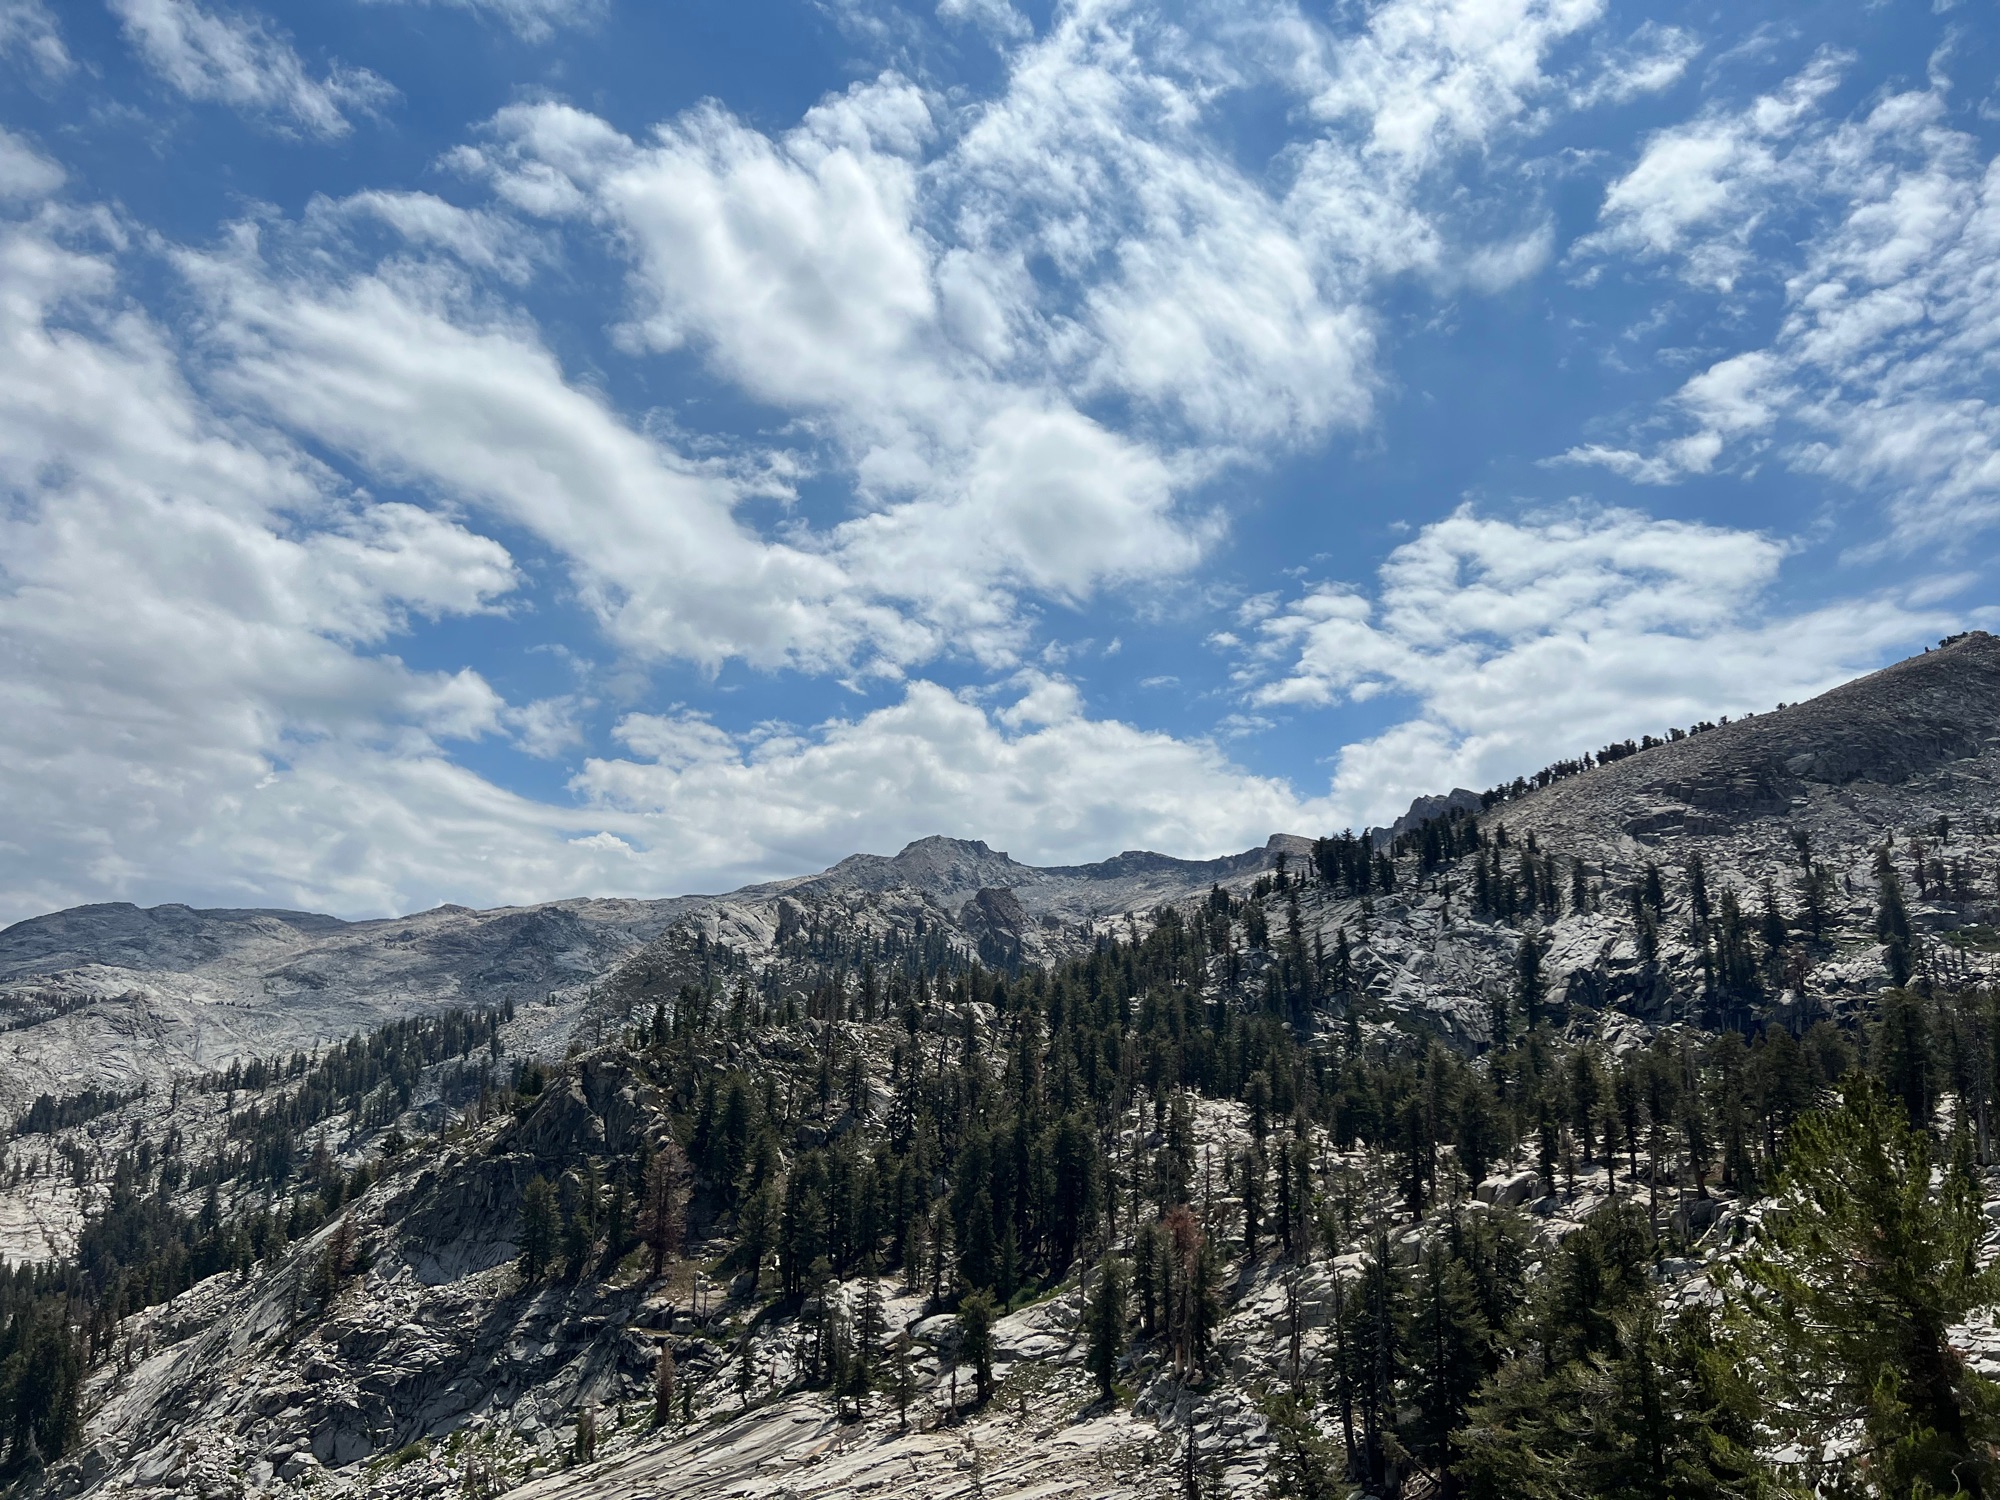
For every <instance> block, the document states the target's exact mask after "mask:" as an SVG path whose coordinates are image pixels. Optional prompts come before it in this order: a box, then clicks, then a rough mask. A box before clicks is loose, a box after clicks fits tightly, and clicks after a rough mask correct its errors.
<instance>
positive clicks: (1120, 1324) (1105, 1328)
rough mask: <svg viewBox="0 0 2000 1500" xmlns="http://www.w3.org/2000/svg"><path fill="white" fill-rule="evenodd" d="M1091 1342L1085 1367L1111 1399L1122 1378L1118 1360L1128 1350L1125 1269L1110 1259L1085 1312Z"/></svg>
mask: <svg viewBox="0 0 2000 1500" xmlns="http://www.w3.org/2000/svg"><path fill="white" fill-rule="evenodd" d="M1084 1331H1085V1335H1086V1339H1087V1343H1086V1346H1085V1348H1086V1353H1085V1358H1084V1364H1085V1367H1086V1368H1087V1369H1088V1370H1089V1371H1090V1373H1091V1375H1092V1376H1093V1377H1094V1378H1095V1379H1096V1381H1097V1389H1098V1393H1099V1394H1100V1395H1102V1396H1103V1397H1104V1398H1105V1399H1106V1400H1109V1399H1110V1398H1111V1393H1112V1387H1113V1384H1114V1383H1115V1381H1116V1380H1117V1378H1118V1357H1119V1355H1120V1354H1122V1353H1123V1352H1124V1350H1125V1265H1124V1262H1123V1261H1121V1260H1119V1259H1118V1258H1117V1257H1116V1256H1109V1255H1107V1256H1106V1257H1105V1258H1104V1262H1103V1264H1102V1265H1101V1266H1099V1267H1098V1272H1097V1285H1096V1286H1095V1287H1094V1288H1093V1289H1092V1290H1091V1294H1090V1302H1089V1304H1088V1306H1087V1307H1086V1309H1085V1311H1084Z"/></svg>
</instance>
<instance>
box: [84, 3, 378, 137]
mask: <svg viewBox="0 0 2000 1500" xmlns="http://www.w3.org/2000/svg"><path fill="white" fill-rule="evenodd" d="M110 5H111V9H112V10H113V12H114V13H115V14H116V15H117V16H118V18H119V20H120V21H121V22H122V23H123V24H124V28H125V35H126V37H127V39H128V40H130V42H131V43H132V46H133V47H134V49H135V50H137V52H138V53H139V55H140V56H141V57H143V58H144V59H145V60H146V63H147V65H148V66H149V67H151V68H152V69H153V71H154V72H156V73H158V74H159V75H160V77H161V78H163V79H164V80H166V82H167V83H168V84H170V85H172V86H173V87H174V88H175V89H177V90H178V91H179V92H180V93H182V94H184V95H186V96H187V97H188V98H190V99H198V100H203V101H210V102H214V103H217V104H228V105H231V106H233V107H235V108H237V109H240V110H243V111H245V112H246V113H249V114H252V115H256V116H259V117H261V118H265V119H269V120H272V121H276V122H284V123H287V124H290V125H294V126H297V127H298V128H300V129H302V130H304V131H306V132H307V133H308V134H311V135H317V136H321V137H325V138H333V137H337V136H342V135H345V134H347V133H348V131H349V130H351V129H352V128H353V126H352V124H351V123H350V121H349V119H348V116H349V114H350V113H362V114H371V113H373V112H374V111H376V110H377V109H379V108H381V106H382V105H384V104H385V103H387V102H388V101H389V100H390V99H392V98H394V97H395V93H396V91H395V89H394V88H392V87H391V86H390V85H389V84H388V83H387V82H386V81H385V80H384V79H382V78H380V77H378V76H377V75H376V74H374V73H371V72H369V71H368V70H367V69H366V68H350V67H346V66H344V65H343V64H340V63H338V62H336V63H335V64H333V66H332V67H331V68H330V69H329V70H328V71H327V73H326V75H325V76H324V77H320V78H315V77H314V76H313V75H312V73H311V72H310V71H309V70H308V69H307V67H306V65H305V62H304V61H303V60H302V59H301V58H300V57H299V54H298V52H297V51H296V49H294V48H293V46H292V44H291V41H290V40H289V39H288V38H287V37H286V36H285V35H284V34H283V33H282V32H279V31H277V30H275V29H273V28H272V26H271V25H270V23H269V22H267V21H266V20H264V19H263V18H262V17H261V16H257V15H254V14H250V13H237V12H228V11H217V10H204V9H203V8H202V7H201V6H199V5H197V4H195V3H194V0H110Z"/></svg>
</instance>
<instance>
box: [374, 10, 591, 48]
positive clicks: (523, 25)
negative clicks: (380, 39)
mask: <svg viewBox="0 0 2000 1500" xmlns="http://www.w3.org/2000/svg"><path fill="white" fill-rule="evenodd" d="M367 3H368V4H371V5H442V6H447V7H450V8H452V9H455V10H469V11H473V12H475V13H477V14H480V15H488V16H492V17H494V18H495V19H496V20H498V21H500V22H501V23H502V24H503V25H506V26H508V27H510V28H512V30H513V31H514V33H515V34H516V35H518V36H519V37H520V38H521V39H522V40H523V41H529V42H541V41H547V40H548V38H549V37H550V36H552V35H553V34H554V33H555V30H556V28H557V27H559V26H589V25H593V24H595V23H596V22H597V21H599V20H601V19H602V18H603V15H604V11H605V0H367Z"/></svg>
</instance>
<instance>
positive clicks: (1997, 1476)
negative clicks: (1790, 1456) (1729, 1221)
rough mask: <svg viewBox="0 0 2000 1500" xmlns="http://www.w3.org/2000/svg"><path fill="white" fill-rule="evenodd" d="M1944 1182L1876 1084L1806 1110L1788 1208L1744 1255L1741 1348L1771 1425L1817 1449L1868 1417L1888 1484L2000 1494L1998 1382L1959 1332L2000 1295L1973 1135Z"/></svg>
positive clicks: (1788, 1178)
mask: <svg viewBox="0 0 2000 1500" xmlns="http://www.w3.org/2000/svg"><path fill="white" fill-rule="evenodd" d="M1931 1176H1932V1164H1931V1140H1930V1137H1929V1136H1928V1135H1926V1134H1925V1133H1924V1132H1923V1131H1921V1130H1918V1129H1915V1128H1913V1127H1912V1126H1911V1124H1910V1121H1909V1119H1908V1117H1907V1115H1906V1112H1905V1111H1904V1109H1903V1108H1902V1107H1901V1106H1900V1105H1899V1104H1897V1103H1896V1102H1893V1101H1891V1100H1890V1099H1888V1098H1886V1097H1884V1095H1883V1093H1882V1091H1881V1089H1880V1088H1879V1087H1878V1086H1876V1085H1875V1084H1874V1082H1873V1081H1872V1080H1868V1079H1866V1078H1856V1079H1853V1080H1850V1082H1849V1084H1848V1087H1847V1090H1846V1094H1845V1097H1844V1099H1843V1100H1842V1102H1841V1104H1840V1106H1839V1107H1838V1108H1836V1109H1825V1110H1819V1111H1815V1112H1813V1113H1810V1114H1806V1115H1804V1116H1801V1117H1800V1118H1799V1119H1798V1120H1797V1121H1796V1122H1795V1123H1794V1124H1793V1126H1792V1130H1791V1137H1790V1141H1789V1149H1788V1152H1787V1156H1786V1162H1785V1169H1784V1173H1783V1175H1782V1176H1781V1177H1780V1179H1779V1183H1778V1188H1777V1199H1778V1212H1776V1213H1773V1214H1769V1215H1766V1216H1765V1218H1764V1220H1763V1221H1762V1225H1761V1227H1760V1230H1759V1232H1758V1237H1757V1239H1756V1241H1755V1242H1754V1243H1753V1245H1752V1246H1751V1249H1750V1251H1749V1253H1748V1254H1747V1255H1746V1256H1745V1257H1744V1258H1743V1259H1742V1260H1741V1261H1740V1262H1738V1263H1737V1275H1736V1278H1735V1281H1734V1285H1733V1286H1732V1287H1731V1288H1730V1296H1729V1317H1730V1322H1731V1325H1732V1331H1733V1334H1734V1339H1733V1350H1732V1352H1733V1353H1734V1354H1735V1355H1736V1357H1737V1359H1738V1360H1739V1361H1740V1362H1741V1365H1742V1367H1743V1368H1744V1370H1745V1371H1746V1372H1747V1373H1748V1374H1749V1375H1750V1376H1751V1377H1752V1378H1753V1379H1754V1380H1755V1381H1756V1382H1757V1384H1758V1386H1759V1387H1760V1388H1761V1390H1762V1391H1763V1393H1764V1396H1765V1411H1766V1416H1767V1419H1768V1420H1769V1421H1771V1422H1772V1423H1773V1424H1774V1425H1775V1426H1777V1427H1778V1428H1779V1429H1780V1430H1781V1431H1783V1432H1786V1433H1788V1434H1790V1435H1792V1436H1794V1437H1795V1439H1797V1440H1798V1441H1800V1442H1801V1443H1802V1444H1803V1446H1804V1447H1805V1449H1806V1450H1807V1451H1808V1452H1809V1453H1817V1452H1818V1451H1820V1444H1821V1443H1822V1442H1823V1441H1824V1439H1825V1438H1826V1437H1828V1436H1829V1435H1831V1434H1833V1433H1834V1432H1836V1431H1837V1430H1839V1429H1840V1428H1841V1426H1842V1425H1843V1424H1846V1423H1850V1422H1854V1421H1857V1420H1858V1421H1859V1422H1860V1424H1861V1426H1862V1429H1863V1431H1864V1433H1865V1434H1866V1443H1865V1454H1866V1471H1867V1473H1868V1475H1869V1477H1870V1482H1871V1483H1872V1485H1873V1486H1874V1487H1875V1488H1876V1489H1877V1490H1878V1492H1879V1493H1881V1494H1883V1495H1888V1496H1905V1495H1920V1494H1923V1495H1938V1496H1945V1495H1953V1494H1957V1493H1960V1492H1963V1493H1965V1494H1968V1495H1973V1496H1980V1495H1993V1494H1995V1493H2000V1463H1996V1460H1995V1452H1996V1445H2000V1385H1996V1384H1995V1383H1994V1382H1993V1381H1990V1380H1988V1379H1987V1378H1986V1377H1984V1376H1983V1375H1981V1374H1979V1373H1978V1372H1977V1371H1976V1370H1974V1369H1973V1368H1972V1367H1971V1366H1970V1365H1969V1364H1968V1363H1967V1362H1966V1359H1965V1356H1964V1355H1963V1354H1962V1353H1961V1352H1960V1350H1959V1349H1958V1348H1957V1346H1956V1345H1955V1344H1954V1342H1953V1339H1952V1337H1951V1333H1950V1330H1951V1328H1952V1327H1953V1325H1955V1324H1957V1323H1960V1322H1963V1321H1964V1319H1965V1318H1966V1316H1967V1315H1968V1314H1969V1313H1971V1312H1972V1311H1974V1310H1975V1309H1978V1308H1982V1307H1987V1306H1991V1305H1992V1304H1993V1303H1995V1302H1996V1301H2000V1269H1996V1268H1994V1267H1992V1266H1989V1267H1987V1268H1985V1269H1983V1270H1982V1269H1980V1268H1979V1266H1978V1254H1977V1251H1978V1246H1979V1244H1980V1241H1981V1239H1982V1237H1983V1235H1984V1232H1985V1228H1986V1224H1985V1216H1984V1215H1983V1214H1982V1212H1981V1210H1980V1196H1981V1195H1980V1184H1979V1181H1978V1176H1977V1173H1976V1171H1975V1169H1974V1166H1973V1162H1972V1151H1971V1144H1970V1141H1969V1139H1968V1138H1967V1137H1966V1136H1965V1135H1964V1134H1963V1133H1961V1134H1960V1135H1959V1136H1958V1137H1957V1138H1956V1140H1955V1142H1954V1146H1953V1150H1952V1153H1951V1156H1950V1159H1949V1160H1948V1161H1947V1163H1946V1164H1945V1167H1944V1171H1943V1174H1942V1180H1941V1181H1940V1182H1939V1183H1938V1184H1936V1185H1935V1186H1934V1185H1933V1183H1932V1180H1931ZM1813 1477H1815V1478H1827V1479H1829V1480H1831V1478H1832V1476H1813Z"/></svg>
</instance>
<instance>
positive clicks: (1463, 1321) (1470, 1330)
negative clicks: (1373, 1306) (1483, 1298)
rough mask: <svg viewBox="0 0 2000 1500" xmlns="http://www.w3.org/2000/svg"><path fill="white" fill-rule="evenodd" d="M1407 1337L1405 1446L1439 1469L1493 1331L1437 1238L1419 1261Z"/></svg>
mask: <svg viewBox="0 0 2000 1500" xmlns="http://www.w3.org/2000/svg"><path fill="white" fill-rule="evenodd" d="M1409 1338H1410V1366H1411V1371H1410V1373H1411V1379H1412V1383H1413V1385H1414V1387H1415V1391H1416V1413H1415V1420H1414V1421H1413V1423H1412V1424H1411V1430H1410V1434H1409V1437H1410V1442H1409V1447H1410V1451H1411V1452H1412V1453H1413V1454H1415V1455H1416V1456H1417V1458H1418V1459H1419V1460H1420V1461H1421V1462H1423V1463H1424V1464H1425V1465H1426V1466H1428V1467H1429V1468H1430V1469H1431V1470H1432V1471H1433V1472H1442V1471H1443V1470H1445V1469H1446V1468H1447V1467H1448V1466H1449V1465H1450V1464H1451V1462H1452V1461H1453V1458H1454V1453H1453V1450H1452V1448H1451V1435H1452V1433H1453V1432H1454V1431H1456V1430H1457V1429H1458V1427H1459V1426H1460V1425H1461V1424H1462V1423H1463V1422H1464V1421H1465V1413H1466V1410H1467V1408H1468V1407H1469V1406H1470V1405H1471V1402H1472V1397H1473V1394H1474V1393H1475V1392H1476V1391H1477V1390H1478V1388H1479V1384H1480V1382H1481V1380H1482V1379H1484V1377H1485V1375H1486V1373H1487V1371H1488V1369H1489V1368H1490V1357H1491V1354H1492V1342H1493V1333H1492V1330H1491V1329H1490V1328H1489V1327H1488V1326H1487V1323H1486V1318H1485V1316H1484V1314H1483V1313H1482V1312H1481V1310H1480V1306H1479V1296H1478V1288H1477V1287H1476V1285H1475V1284H1474V1282H1473V1279H1472V1273H1471V1272H1469V1271H1468V1270H1466V1268H1465V1266H1464V1264H1463V1263H1462V1262H1461V1261H1460V1260H1459V1259H1458V1257H1457V1256H1455V1255H1453V1254H1451V1252H1450V1251H1449V1250H1447V1249H1446V1248H1445V1247H1444V1246H1443V1245H1442V1244H1439V1243H1437V1242H1436V1241H1433V1242H1432V1243H1431V1244H1430V1245H1429V1246H1428V1247H1427V1248H1426V1249H1425V1251H1424V1255H1423V1259H1422V1261H1421V1262H1420V1263H1419V1265H1418V1269H1417V1279H1416V1287H1415V1291H1414V1296H1413V1298H1412V1313H1411V1318H1410V1332H1409Z"/></svg>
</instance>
